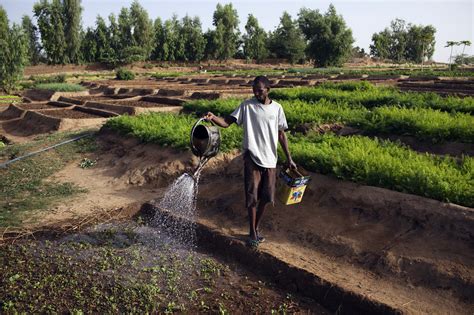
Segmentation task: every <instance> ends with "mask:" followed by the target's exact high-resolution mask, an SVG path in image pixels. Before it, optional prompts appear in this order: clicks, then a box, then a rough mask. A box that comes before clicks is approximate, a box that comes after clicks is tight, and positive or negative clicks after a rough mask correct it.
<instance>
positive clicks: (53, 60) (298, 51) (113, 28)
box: [0, 0, 436, 67]
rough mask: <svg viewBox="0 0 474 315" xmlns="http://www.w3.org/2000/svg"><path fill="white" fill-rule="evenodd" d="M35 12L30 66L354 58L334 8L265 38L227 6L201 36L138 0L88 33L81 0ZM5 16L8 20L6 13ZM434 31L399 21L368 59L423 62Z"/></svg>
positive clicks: (52, 1) (27, 25)
mask: <svg viewBox="0 0 474 315" xmlns="http://www.w3.org/2000/svg"><path fill="white" fill-rule="evenodd" d="M0 10H2V11H4V10H3V8H1V7H0ZM33 12H34V19H35V20H36V23H33V21H32V19H31V18H30V17H29V16H27V15H25V16H23V19H22V25H21V29H22V30H23V32H24V35H25V39H26V41H27V47H28V61H29V63H30V64H37V63H38V62H40V61H43V62H46V63H48V64H67V63H76V64H78V63H84V62H85V63H87V62H105V63H109V64H112V65H117V64H126V63H130V62H134V61H148V60H150V61H185V62H199V61H202V60H209V59H213V60H227V59H229V58H244V59H248V60H255V61H256V62H261V61H262V60H264V59H266V58H284V59H288V60H289V61H290V62H291V63H298V62H305V61H312V62H313V63H314V65H315V66H321V67H325V66H338V65H341V64H342V63H343V62H344V61H346V60H347V58H349V57H350V56H351V55H352V53H353V49H352V44H353V42H354V38H353V36H352V31H351V29H350V28H349V27H348V26H347V25H346V23H345V21H344V18H343V17H342V16H341V15H339V14H337V12H336V9H335V7H334V6H333V5H330V6H329V8H328V10H327V11H326V12H324V13H322V12H320V11H319V10H311V9H307V8H302V9H301V10H300V11H299V13H298V16H297V17H296V18H292V16H291V15H290V14H288V13H287V12H283V14H282V16H281V17H280V22H279V25H278V26H277V28H276V29H275V30H273V31H268V32H267V31H265V30H264V29H263V28H262V27H260V25H259V23H258V20H257V18H256V17H255V16H253V15H252V14H250V15H249V16H248V17H247V21H246V24H245V33H244V34H241V33H240V30H239V23H240V21H239V16H238V13H237V10H236V9H235V8H234V7H233V5H232V4H231V3H230V4H225V5H221V4H217V6H216V9H215V11H214V13H213V19H212V21H213V23H212V24H213V29H209V30H207V31H205V32H204V31H203V29H202V25H201V21H200V19H199V17H190V16H188V15H186V16H185V17H183V18H181V19H179V18H178V17H177V16H176V15H175V16H173V17H172V18H171V19H168V20H166V21H162V20H161V19H160V18H159V17H158V18H156V19H155V20H154V21H153V20H152V19H150V17H149V15H148V13H147V11H146V10H145V9H144V8H143V7H142V6H141V5H140V3H139V2H138V1H137V0H135V1H134V2H133V3H132V4H131V6H130V7H129V8H126V7H123V8H122V9H121V10H120V13H119V14H118V16H115V15H114V14H110V15H109V16H108V17H107V18H104V17H102V16H100V15H98V16H97V18H96V21H95V25H94V26H93V27H87V28H86V29H83V27H82V25H81V15H82V7H81V1H80V0H39V1H38V2H37V3H35V4H34V6H33ZM3 14H4V15H5V18H6V12H3ZM6 28H8V23H7V25H6ZM435 32H436V30H435V28H434V27H433V26H431V25H429V26H421V25H420V26H418V25H411V24H408V25H407V24H406V23H405V21H403V20H399V19H397V20H395V21H393V22H392V24H391V25H390V28H386V29H385V30H384V31H382V32H380V33H375V34H374V35H373V37H372V41H373V45H371V46H370V53H371V55H373V56H375V57H380V58H384V59H392V60H394V61H397V62H401V61H413V62H421V61H422V60H424V59H429V58H431V57H432V55H433V53H434V44H435V39H434V34H435ZM39 38H41V40H40V39H39Z"/></svg>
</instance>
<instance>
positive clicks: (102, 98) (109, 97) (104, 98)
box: [74, 95, 136, 102]
mask: <svg viewBox="0 0 474 315" xmlns="http://www.w3.org/2000/svg"><path fill="white" fill-rule="evenodd" d="M135 96H136V95H104V96H94V95H91V96H74V99H76V100H79V101H97V102H102V101H110V100H116V99H122V98H129V97H135Z"/></svg>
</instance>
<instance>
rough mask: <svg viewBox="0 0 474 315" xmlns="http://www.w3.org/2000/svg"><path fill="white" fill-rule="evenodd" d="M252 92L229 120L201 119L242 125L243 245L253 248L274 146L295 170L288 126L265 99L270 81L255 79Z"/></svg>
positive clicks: (269, 190) (271, 188) (270, 192)
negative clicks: (245, 235)
mask: <svg viewBox="0 0 474 315" xmlns="http://www.w3.org/2000/svg"><path fill="white" fill-rule="evenodd" d="M252 88H253V94H254V95H255V97H254V98H251V99H249V100H246V101H244V102H242V103H241V104H240V105H239V107H238V108H237V109H236V110H235V111H234V112H233V113H232V114H231V115H230V116H227V117H225V118H221V117H218V116H215V115H214V114H213V113H211V112H209V113H207V115H206V116H205V118H206V119H207V120H208V121H212V122H214V123H215V124H216V125H218V126H220V127H223V128H227V127H229V126H230V125H232V124H233V123H237V125H239V126H240V125H243V128H244V139H243V149H244V182H245V199H246V200H245V202H246V207H247V210H248V217H249V239H248V241H247V245H248V246H250V247H252V248H256V247H258V245H259V243H261V242H263V240H264V238H263V237H262V236H261V235H259V233H258V227H259V224H260V222H261V220H262V216H263V213H264V212H265V208H266V206H267V205H268V204H269V203H272V204H273V203H274V199H275V182H276V165H277V146H278V142H279V143H280V145H281V146H282V148H283V152H285V155H286V158H287V164H288V167H290V168H292V169H296V164H295V163H294V162H293V160H292V158H291V155H290V151H289V149H288V141H287V138H286V135H285V130H286V129H288V123H287V121H286V117H285V113H284V111H283V108H282V106H281V105H280V104H278V103H277V102H275V101H273V100H271V99H270V98H269V97H268V93H269V91H270V81H269V80H268V78H267V77H265V76H258V77H256V78H255V80H254V81H253V85H252Z"/></svg>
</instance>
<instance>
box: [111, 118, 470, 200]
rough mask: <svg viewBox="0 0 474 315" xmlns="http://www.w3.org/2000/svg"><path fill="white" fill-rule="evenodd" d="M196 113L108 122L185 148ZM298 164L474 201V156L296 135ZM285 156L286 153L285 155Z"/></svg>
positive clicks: (226, 134)
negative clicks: (457, 158) (458, 155)
mask: <svg viewBox="0 0 474 315" xmlns="http://www.w3.org/2000/svg"><path fill="white" fill-rule="evenodd" d="M194 121H195V118H193V117H192V116H187V115H173V114H159V113H155V114H147V115H141V116H120V117H117V118H113V119H111V120H109V121H108V122H107V126H108V127H110V128H112V129H115V130H118V131H120V132H122V133H125V134H130V135H134V136H136V137H138V138H140V139H141V140H142V141H145V142H154V143H158V144H161V145H169V146H172V147H175V148H180V149H184V148H187V147H188V142H189V133H190V130H191V127H192V125H193V123H194ZM241 141H242V131H241V130H240V129H239V128H238V127H236V126H235V125H233V126H232V127H230V128H228V129H222V149H223V151H229V150H232V149H237V148H240V146H241ZM290 149H291V152H292V155H293V158H294V160H295V161H296V163H298V164H300V165H303V166H305V167H306V168H307V169H308V170H311V171H315V172H321V173H324V174H331V175H335V176H337V177H339V178H344V179H349V180H352V181H355V182H360V183H364V184H368V185H374V186H378V187H385V188H388V189H392V190H397V191H402V192H408V193H413V194H417V195H421V196H426V197H430V198H434V199H438V200H443V201H450V202H455V203H459V204H462V205H466V206H470V207H472V206H474V159H472V158H470V157H463V158H462V159H461V161H456V160H455V159H452V158H449V157H436V156H432V155H429V154H420V153H417V152H414V151H412V150H410V149H408V148H406V147H403V146H401V145H399V144H395V143H392V142H389V141H380V140H377V139H375V140H374V139H370V138H366V137H336V136H331V135H324V136H318V135H310V136H291V137H290ZM280 155H281V154H280Z"/></svg>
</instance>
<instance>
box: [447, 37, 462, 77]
mask: <svg viewBox="0 0 474 315" xmlns="http://www.w3.org/2000/svg"><path fill="white" fill-rule="evenodd" d="M454 46H459V42H455V41H452V40H450V41H447V42H446V46H444V47H451V52H450V54H449V70H451V62H452V58H453V47H454Z"/></svg>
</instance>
